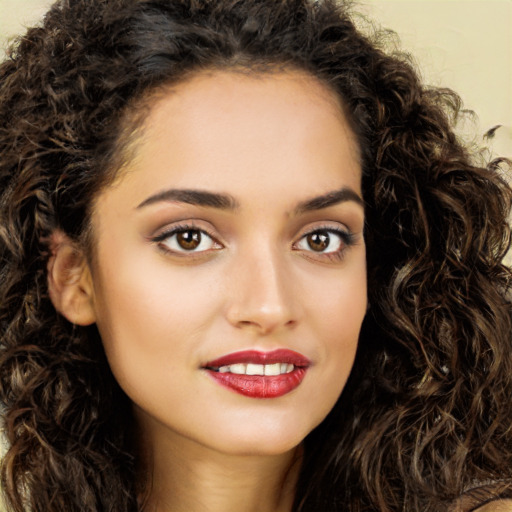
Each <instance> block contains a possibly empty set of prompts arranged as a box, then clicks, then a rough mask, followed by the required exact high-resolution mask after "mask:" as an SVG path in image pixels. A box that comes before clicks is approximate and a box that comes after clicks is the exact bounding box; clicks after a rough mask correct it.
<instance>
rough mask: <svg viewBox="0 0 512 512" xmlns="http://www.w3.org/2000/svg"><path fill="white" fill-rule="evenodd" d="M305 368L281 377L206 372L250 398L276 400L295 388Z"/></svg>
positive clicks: (304, 373) (303, 374)
mask: <svg viewBox="0 0 512 512" xmlns="http://www.w3.org/2000/svg"><path fill="white" fill-rule="evenodd" d="M306 370H307V368H300V367H299V368H295V369H294V370H293V371H291V372H290V373H284V374H282V375H272V376H264V375H238V374H236V373H229V372H227V373H220V372H214V371H212V370H207V372H208V373H209V374H210V375H211V377H212V378H213V379H215V381H217V382H218V383H219V384H221V385H222V386H224V387H226V388H229V389H231V390H232V391H235V392H236V393H239V394H240V395H244V396H248V397H250V398H278V397H280V396H283V395H286V394H287V393H290V391H293V390H294V389H295V388H297V387H298V386H299V385H300V383H301V382H302V380H303V379H304V377H305V375H306Z"/></svg>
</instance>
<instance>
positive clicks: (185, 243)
mask: <svg viewBox="0 0 512 512" xmlns="http://www.w3.org/2000/svg"><path fill="white" fill-rule="evenodd" d="M176 243H177V244H178V245H179V246H180V247H181V248H182V249H184V250H185V251H193V250H194V249H197V248H198V247H199V246H200V245H201V231H193V230H188V231H180V232H179V233H176Z"/></svg>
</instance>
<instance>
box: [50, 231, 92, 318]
mask: <svg viewBox="0 0 512 512" xmlns="http://www.w3.org/2000/svg"><path fill="white" fill-rule="evenodd" d="M47 271H48V291H49V293H50V299H51V301H52V303H53V305H54V307H55V309H56V310H57V311H58V312H59V313H61V314H62V315H63V316H64V317H66V318H67V319H68V320H69V321H70V322H71V323H73V324H77V325H90V324H92V323H94V322H95V321H96V316H95V311H94V301H93V286H92V280H91V274H90V270H89V266H88V264H87V261H86V258H85V255H84V254H83V251H81V250H80V249H79V248H78V247H77V246H76V244H75V243H74V242H73V241H72V240H70V239H69V237H67V236H66V235H65V234H64V233H62V232H60V231H55V232H54V233H52V235H51V237H50V258H49V259H48V265H47Z"/></svg>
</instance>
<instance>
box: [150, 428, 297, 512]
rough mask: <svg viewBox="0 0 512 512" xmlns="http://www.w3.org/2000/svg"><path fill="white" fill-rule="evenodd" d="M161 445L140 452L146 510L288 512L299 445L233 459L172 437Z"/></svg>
mask: <svg viewBox="0 0 512 512" xmlns="http://www.w3.org/2000/svg"><path fill="white" fill-rule="evenodd" d="M161 441H162V439H160V442H158V443H155V442H153V443H152V444H153V446H146V447H144V450H143V452H144V453H146V454H147V455H146V456H145V459H146V464H145V465H146V467H149V474H150V475H151V477H150V479H149V480H150V481H149V482H148V485H147V491H146V492H147V494H146V499H145V500H144V511H145V512H199V511H200V512H221V511H222V512H235V511H236V512H239V511H240V510H243V511H244V512H290V511H291V510H292V505H293V500H294V496H295V489H296V484H297V478H298V474H299V470H300V465H301V464H300V462H301V453H302V449H301V447H298V448H295V449H293V450H290V451H289V452H286V453H284V454H278V455H254V454H251V455H233V454H225V453H219V452H217V451H215V450H212V449H210V448H208V447H205V446H203V445H200V444H198V443H196V442H194V441H191V440H189V439H186V438H182V437H179V439H174V436H172V435H171V436H170V437H168V438H167V440H166V442H165V443H164V444H162V442H161ZM155 447H157V448H155ZM149 454H150V455H149Z"/></svg>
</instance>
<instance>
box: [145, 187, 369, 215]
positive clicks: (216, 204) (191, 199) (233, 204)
mask: <svg viewBox="0 0 512 512" xmlns="http://www.w3.org/2000/svg"><path fill="white" fill-rule="evenodd" d="M347 201H353V202H355V203H357V204H359V205H360V206H362V207H363V208H364V201H363V199H362V198H361V197H360V196H359V194H357V192H355V191H354V190H353V189H351V188H348V187H343V188H341V189H340V190H334V191H332V192H327V193H326V194H323V195H321V196H316V197H313V198H311V199H307V200H306V201H302V202H300V203H299V204H298V205H297V207H296V208H295V212H294V213H295V215H300V214H301V213H306V212H310V211H314V210H322V209H324V208H329V207H330V206H335V205H337V204H340V203H344V202H347ZM159 202H179V203H187V204H192V205H195V206H205V207H208V208H217V209H220V210H236V209H238V208H239V207H240V204H239V203H238V201H237V200H236V199H235V198H234V197H233V196H231V195H229V194H219V193H215V192H206V191H204V190H191V189H169V190H164V191H162V192H158V193H156V194H153V195H152V196H149V197H148V198H147V199H145V200H144V201H142V203H140V204H139V205H138V206H137V209H140V208H144V207H145V206H149V205H152V204H155V203H159Z"/></svg>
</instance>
